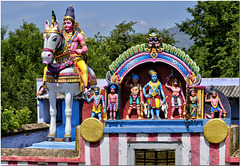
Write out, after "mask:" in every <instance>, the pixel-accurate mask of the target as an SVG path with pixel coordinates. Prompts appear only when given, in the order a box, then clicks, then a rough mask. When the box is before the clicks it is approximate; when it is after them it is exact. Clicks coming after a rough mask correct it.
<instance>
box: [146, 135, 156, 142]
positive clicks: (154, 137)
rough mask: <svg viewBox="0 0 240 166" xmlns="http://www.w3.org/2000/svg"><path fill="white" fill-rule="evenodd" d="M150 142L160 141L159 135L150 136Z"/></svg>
mask: <svg viewBox="0 0 240 166" xmlns="http://www.w3.org/2000/svg"><path fill="white" fill-rule="evenodd" d="M148 141H158V134H148Z"/></svg>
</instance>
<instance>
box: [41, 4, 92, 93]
mask: <svg viewBox="0 0 240 166" xmlns="http://www.w3.org/2000/svg"><path fill="white" fill-rule="evenodd" d="M62 33H63V36H64V38H65V42H66V49H65V50H67V51H68V52H70V56H71V57H72V58H73V59H74V65H75V66H76V68H77V72H78V73H79V75H80V74H81V75H82V77H81V78H80V79H82V80H83V83H81V82H80V91H81V92H84V90H85V88H86V87H87V85H88V67H87V65H86V63H85V61H84V59H83V57H82V56H84V55H86V53H87V52H88V48H87V45H86V43H85V41H86V37H85V34H84V33H83V32H82V31H81V30H80V28H79V27H78V22H76V21H75V14H74V8H73V7H72V5H70V7H68V8H67V10H66V14H65V16H64V19H63V28H62ZM79 47H80V48H79ZM46 72H47V66H46V67H45V69H44V73H43V84H42V86H41V88H40V89H39V91H38V93H37V95H43V94H44V92H45V90H44V89H45V88H46V86H45V78H46Z"/></svg>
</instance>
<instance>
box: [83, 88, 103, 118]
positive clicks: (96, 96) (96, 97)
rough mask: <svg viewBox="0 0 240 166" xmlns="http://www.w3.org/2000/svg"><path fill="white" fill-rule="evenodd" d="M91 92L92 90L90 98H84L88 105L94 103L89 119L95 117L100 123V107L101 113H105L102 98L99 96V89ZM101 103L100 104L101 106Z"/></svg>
mask: <svg viewBox="0 0 240 166" xmlns="http://www.w3.org/2000/svg"><path fill="white" fill-rule="evenodd" d="M93 90H94V92H93V93H94V94H93V96H92V97H91V98H89V97H87V96H85V98H86V100H87V102H88V103H90V102H91V101H94V103H93V109H92V116H91V117H92V118H95V116H96V115H97V116H98V119H99V120H100V121H102V113H101V112H102V111H101V107H102V106H103V112H104V113H105V104H104V97H103V96H102V95H101V93H100V88H99V87H95V88H94V89H93ZM85 94H86V95H88V94H87V93H85ZM101 103H102V105H101Z"/></svg>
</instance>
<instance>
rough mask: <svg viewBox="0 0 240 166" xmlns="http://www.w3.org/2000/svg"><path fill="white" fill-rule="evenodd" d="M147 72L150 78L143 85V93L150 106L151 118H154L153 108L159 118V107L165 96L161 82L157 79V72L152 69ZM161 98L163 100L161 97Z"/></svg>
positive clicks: (164, 100) (164, 101)
mask: <svg viewBox="0 0 240 166" xmlns="http://www.w3.org/2000/svg"><path fill="white" fill-rule="evenodd" d="M149 74H150V75H151V80H150V81H149V82H148V83H147V84H146V85H145V86H144V87H143V94H144V96H145V97H146V98H147V100H148V103H149V107H150V113H151V116H152V118H151V119H154V117H155V114H154V109H155V110H156V116H157V118H158V119H160V107H161V106H162V104H163V103H166V98H165V95H164V92H163V89H162V84H161V82H160V81H159V80H158V79H157V72H155V71H154V70H150V71H149ZM148 87H149V91H148V94H147V91H146V89H147V88H148ZM161 97H162V98H163V100H162V99H161Z"/></svg>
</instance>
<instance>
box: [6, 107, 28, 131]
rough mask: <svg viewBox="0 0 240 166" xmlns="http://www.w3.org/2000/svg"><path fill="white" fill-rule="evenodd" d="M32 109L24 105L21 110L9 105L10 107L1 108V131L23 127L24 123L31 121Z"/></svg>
mask: <svg viewBox="0 0 240 166" xmlns="http://www.w3.org/2000/svg"><path fill="white" fill-rule="evenodd" d="M31 114H32V112H31V110H29V108H28V107H23V108H22V109H21V110H16V109H15V108H12V107H9V109H4V110H3V109H2V110H1V131H2V132H7V131H12V130H13V129H19V128H21V125H22V124H27V123H30V122H31Z"/></svg>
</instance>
